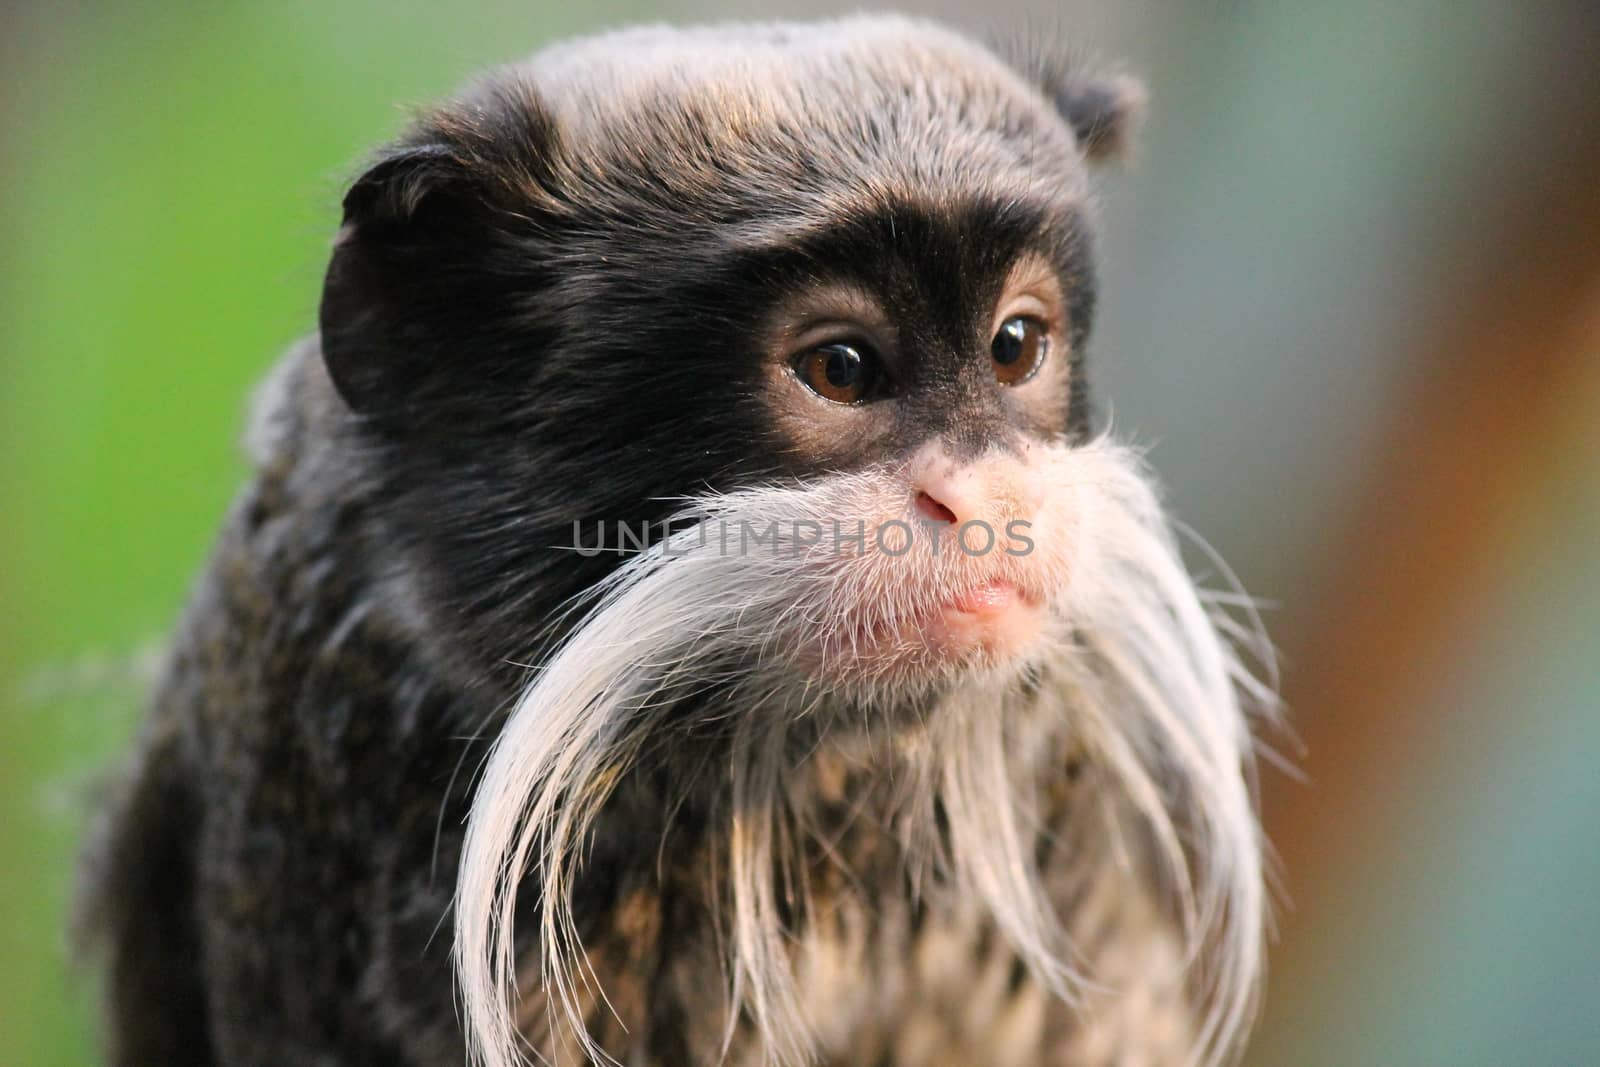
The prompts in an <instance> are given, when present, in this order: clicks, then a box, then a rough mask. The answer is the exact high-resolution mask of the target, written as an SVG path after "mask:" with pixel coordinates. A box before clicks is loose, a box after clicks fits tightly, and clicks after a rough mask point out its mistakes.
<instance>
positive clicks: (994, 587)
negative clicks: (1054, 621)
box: [922, 581, 1044, 666]
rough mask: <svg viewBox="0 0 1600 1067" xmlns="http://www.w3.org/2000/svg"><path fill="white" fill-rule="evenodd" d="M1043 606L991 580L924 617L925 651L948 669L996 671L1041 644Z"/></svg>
mask: <svg viewBox="0 0 1600 1067" xmlns="http://www.w3.org/2000/svg"><path fill="white" fill-rule="evenodd" d="M1043 618H1044V607H1043V605H1042V604H1041V603H1040V601H1039V600H1038V598H1036V597H1033V596H1031V595H1029V594H1028V593H1026V592H1024V591H1023V590H1022V589H1021V588H1020V587H1018V586H1017V585H1016V584H1015V583H1013V582H1006V581H989V582H984V583H982V584H981V585H977V586H974V587H973V588H972V589H969V590H967V591H966V592H965V593H962V594H960V595H959V596H956V597H953V598H951V599H950V600H947V601H945V602H944V603H943V604H941V605H940V606H939V608H938V609H937V610H936V611H934V612H933V613H932V614H931V615H930V616H929V618H928V620H927V622H926V624H925V626H924V627H923V630H922V638H923V641H924V643H925V645H926V647H927V650H928V652H929V653H930V654H931V655H932V656H934V657H935V658H938V659H943V660H946V661H948V662H950V663H952V664H974V665H976V664H981V665H983V666H999V665H1001V664H1003V663H1006V662H1009V661H1011V660H1013V659H1016V658H1018V657H1020V656H1022V655H1023V654H1024V653H1026V652H1027V651H1028V650H1029V649H1030V648H1032V647H1033V645H1034V644H1035V643H1036V642H1037V641H1038V640H1039V634H1040V631H1041V629H1042V624H1043Z"/></svg>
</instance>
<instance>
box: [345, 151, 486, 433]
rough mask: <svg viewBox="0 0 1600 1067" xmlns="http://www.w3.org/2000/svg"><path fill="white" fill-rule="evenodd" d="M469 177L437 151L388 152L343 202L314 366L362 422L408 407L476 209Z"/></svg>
mask: <svg viewBox="0 0 1600 1067" xmlns="http://www.w3.org/2000/svg"><path fill="white" fill-rule="evenodd" d="M476 186H477V182H476V181H474V180H473V177H472V174H471V171H470V169H469V168H468V167H467V166H466V165H465V164H464V163H463V162H462V160H461V159H460V158H459V157H458V156H457V155H456V154H455V151H454V150H453V149H452V148H450V147H448V146H446V145H442V144H415V145H407V146H403V147H400V148H397V149H394V150H392V151H390V152H389V153H388V154H387V155H385V156H383V157H382V158H381V159H379V160H378V161H377V162H376V163H374V164H373V165H372V166H371V167H370V168H369V169H368V170H367V171H366V173H364V174H362V175H361V177H359V178H358V179H356V181H355V184H353V185H352V186H351V187H350V191H349V192H348V193H346V194H345V197H344V219H343V223H342V225H341V226H340V228H339V233H338V236H337V237H336V238H335V239H334V248H333V256H332V259H331V260H330V262H329V264H328V272H327V276H326V278H325V280H324V282H323V288H322V305H321V308H320V312H319V316H318V319H319V326H320V328H321V340H322V358H323V362H324V363H325V364H326V366H327V368H328V374H329V376H330V377H331V378H332V379H333V384H334V386H335V388H337V389H338V391H339V394H340V396H342V397H343V398H344V400H345V402H346V403H347V404H349V405H350V407H351V408H353V409H354V410H356V411H358V412H361V413H363V414H376V413H379V412H382V411H385V410H397V409H400V408H403V407H406V406H409V405H408V403H407V400H408V398H409V397H410V396H411V395H412V394H413V393H414V392H415V388H416V386H417V385H418V383H419V381H420V380H421V379H422V378H423V377H425V376H426V375H427V373H428V372H429V370H430V363H431V362H434V361H435V360H434V359H433V357H434V355H435V353H437V352H438V351H440V349H439V347H438V341H439V340H440V338H439V336H438V334H439V333H440V327H441V326H442V325H444V322H441V318H440V316H441V315H442V316H444V319H445V321H448V318H449V317H450V316H451V315H452V314H458V313H459V312H458V311H457V312H453V311H452V303H451V294H452V290H453V289H454V288H455V287H456V286H458V285H459V284H460V283H461V282H462V280H463V279H462V278H461V277H460V275H461V267H462V265H463V264H464V263H465V262H466V261H467V255H468V251H469V242H470V241H471V240H472V235H473V234H474V233H475V232H476V226H475V222H476V221H481V219H482V218H483V217H484V214H485V210H484V202H483V199H482V198H481V197H480V196H479V195H478V192H477V189H476Z"/></svg>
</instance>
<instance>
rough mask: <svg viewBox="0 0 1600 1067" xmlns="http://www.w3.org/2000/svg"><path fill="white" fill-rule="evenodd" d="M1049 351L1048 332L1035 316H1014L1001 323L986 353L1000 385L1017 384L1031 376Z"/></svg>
mask: <svg viewBox="0 0 1600 1067" xmlns="http://www.w3.org/2000/svg"><path fill="white" fill-rule="evenodd" d="M1049 350H1050V331H1049V330H1048V329H1047V328H1046V327H1045V324H1044V323H1042V322H1040V321H1039V320H1038V319H1035V318H1031V317H1029V316H1027V315H1014V316H1012V317H1011V318H1009V319H1007V320H1006V321H1005V322H1002V323H1001V324H1000V332H998V333H996V334H995V335H994V341H993V342H992V343H991V344H990V346H989V355H990V356H991V357H992V358H993V360H994V377H995V380H996V381H998V382H999V383H1000V384H1001V385H1020V384H1021V383H1023V382H1025V381H1027V380H1028V379H1029V378H1032V377H1033V375H1034V372H1035V371H1037V370H1038V369H1039V365H1040V364H1041V363H1043V362H1044V357H1045V353H1046V352H1048V351H1049Z"/></svg>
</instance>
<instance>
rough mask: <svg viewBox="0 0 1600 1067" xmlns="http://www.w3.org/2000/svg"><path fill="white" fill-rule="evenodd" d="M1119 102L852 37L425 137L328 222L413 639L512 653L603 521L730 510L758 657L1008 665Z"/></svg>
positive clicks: (494, 106)
mask: <svg viewBox="0 0 1600 1067" xmlns="http://www.w3.org/2000/svg"><path fill="white" fill-rule="evenodd" d="M1139 103H1140V95H1139V92H1138V89H1137V86H1136V85H1135V84H1134V83H1132V82H1130V81H1126V80H1119V79H1110V80H1104V79H1093V78H1086V77H1082V76H1079V75H1077V74H1076V73H1073V72H1069V71H1067V70H1066V68H1064V67H1062V66H1059V65H1056V64H1052V63H1050V62H1046V61H1023V62H1019V63H1007V62H1005V61H1003V60H1002V59H1000V58H998V57H997V56H995V55H994V54H992V53H990V52H989V51H987V50H985V49H983V48H981V47H979V46H977V45H975V44H973V43H971V42H969V41H967V40H966V39H964V38H961V37H959V36H957V35H954V34H952V33H949V32H946V31H943V30H940V29H938V28H935V27H932V26H929V25H925V24H922V23H917V22H911V21H906V20H901V19H858V20H846V21H843V22H839V23H832V24H825V25H820V26H796V25H779V26H759V27H757V26H750V27H743V28H719V29H707V30H690V31H668V30H660V29H645V30H634V31H625V32H622V33H616V34H611V35H606V36H601V37H598V38H593V39H590V40H588V41H584V42H579V43H577V44H572V45H565V46H559V47H556V48H554V49H551V50H549V51H547V52H545V53H542V54H540V55H539V56H537V57H535V58H534V59H533V60H531V61H529V62H527V63H524V64H520V65H516V66H512V67H509V68H506V69H505V70H503V71H500V72H498V73H496V74H494V75H492V76H490V77H489V78H487V79H486V80H484V81H483V82H482V83H480V84H478V85H477V86H475V87H473V88H472V89H471V90H469V91H468V92H467V93H466V94H464V95H463V96H462V97H461V98H460V99H458V100H456V101H455V102H453V103H450V104H447V105H445V106H444V107H441V108H439V109H437V110H435V111H432V112H430V113H428V114H426V115H424V116H422V117H421V118H420V119H419V120H418V121H417V123H416V124H415V126H414V128H413V129H412V130H411V131H410V132H409V133H408V134H407V135H406V136H405V137H404V138H403V139H402V141H401V142H400V143H399V144H397V145H396V146H394V147H393V148H391V149H389V150H388V151H387V152H385V153H384V154H383V155H382V156H381V158H380V159H379V160H378V161H377V162H376V164H375V165H374V166H372V168H371V169H370V170H369V171H368V172H367V173H366V174H365V175H363V176H362V177H361V178H360V179H359V180H358V181H357V182H356V183H355V185H354V187H353V188H352V189H351V190H350V192H349V194H348V196H347V197H346V198H345V203H344V212H345V218H344V225H343V228H342V229H341V231H340V234H339V237H338V240H337V242H336V247H335V251H334V255H333V260H332V263H331V265H330V268H329V271H328V276H327V283H326V288H325V292H324V297H323V301H322V311H321V343H322V351H323V355H324V358H325V360H326V365H327V369H328V371H329V373H330V375H331V377H332V380H333V382H334V383H335V384H336V386H337V388H338V390H339V392H340V394H341V395H342V396H343V398H344V399H345V401H346V402H347V403H348V405H349V407H350V409H351V410H352V412H354V413H355V415H356V417H357V419H358V420H359V425H360V433H361V437H362V441H363V445H364V449H363V451H364V452H365V453H367V454H368V455H369V456H370V457H371V464H372V468H373V473H374V476H375V477H376V478H377V479H378V480H379V481H380V482H381V483H382V484H383V486H384V490H383V492H382V493H381V494H379V496H380V498H381V499H383V500H384V501H386V507H387V510H388V516H389V521H390V523H391V525H392V526H393V528H394V530H395V533H396V536H397V539H398V540H399V541H400V542H401V543H402V544H403V545H405V546H406V547H407V550H408V551H409V552H410V553H411V556H412V558H413V559H414V560H415V561H416V567H417V570H418V572H419V574H420V575H421V576H422V578H423V581H424V582H425V584H426V586H427V587H428V589H429V596H428V600H429V602H430V603H431V604H433V605H436V606H437V608H438V610H437V611H436V616H437V619H438V620H439V621H440V627H441V630H443V631H449V632H453V633H455V634H456V635H457V636H458V637H459V638H460V639H461V640H462V641H463V642H464V643H465V644H466V645H467V646H469V649H470V653H471V655H472V656H473V657H474V658H475V659H476V661H478V662H480V663H496V662H502V661H505V660H514V661H519V662H525V661H526V660H527V658H528V657H529V656H530V655H532V654H533V652H532V650H533V649H534V648H535V647H537V646H538V639H539V635H540V634H541V633H545V632H547V631H546V630H545V629H544V628H545V627H546V626H547V624H548V623H549V615H550V614H551V609H553V608H554V607H556V606H557V605H560V604H563V603H564V602H565V601H566V600H567V598H568V597H570V596H571V595H573V594H575V593H579V592H581V591H583V590H589V589H594V588H596V587H597V586H598V585H599V583H601V582H602V581H604V580H605V579H606V578H607V576H608V574H610V573H613V572H614V570H615V568H616V567H617V566H618V565H619V563H621V562H623V557H622V556H621V555H619V553H618V552H617V551H616V549H617V548H619V547H623V546H621V545H618V544H617V543H616V542H618V541H620V540H621V538H622V532H621V531H624V530H625V531H628V532H633V531H637V530H639V529H640V528H641V527H644V524H649V523H651V522H659V521H660V520H663V519H668V518H671V517H673V516H674V515H675V514H677V513H678V511H679V510H680V509H681V508H682V506H683V503H684V502H685V501H693V500H704V499H706V498H707V495H708V494H711V495H712V496H715V498H716V499H717V500H719V501H721V502H722V503H723V504H726V503H727V502H728V501H729V499H730V498H729V497H728V496H727V495H726V494H728V493H733V492H744V493H747V494H752V496H751V497H750V499H741V500H740V503H741V506H748V507H750V508H754V509H755V512H758V513H759V518H760V520H761V521H760V524H759V525H758V526H755V527H751V526H750V523H751V521H752V520H754V519H755V518H756V517H757V516H756V515H755V514H751V515H736V514H725V515H722V516H721V518H722V520H723V521H724V523H725V528H723V529H720V530H718V531H717V541H718V547H719V551H721V552H723V553H730V552H731V553H733V554H737V555H742V556H745V557H747V558H746V563H747V564H748V566H747V567H746V568H745V576H744V577H743V578H741V579H738V580H736V581H734V585H736V586H738V589H739V590H742V592H741V593H740V595H744V594H748V593H750V592H752V590H750V589H749V588H748V585H749V584H750V583H751V582H757V581H758V582H759V584H761V586H762V588H761V589H760V590H756V591H755V592H756V593H758V594H760V595H757V596H756V599H757V600H761V601H767V600H774V599H775V600H776V601H777V602H776V603H772V604H769V605H768V608H769V609H770V610H769V615H771V616H772V617H773V618H774V619H776V618H777V617H778V616H782V617H783V619H782V621H774V622H772V623H771V624H770V625H768V626H766V628H765V629H763V630H761V632H759V633H752V635H751V637H750V641H751V642H752V643H753V644H754V645H756V646H759V649H760V651H761V652H762V654H763V657H764V659H763V662H764V663H767V664H769V665H771V664H774V663H776V664H779V665H786V666H787V667H789V668H792V669H793V670H794V671H797V672H799V673H800V674H802V675H804V676H805V677H807V678H809V679H813V680H815V679H819V678H820V679H830V680H833V681H841V680H845V681H847V680H849V679H857V680H867V681H884V682H887V683H889V684H890V685H891V686H897V687H903V686H905V685H906V684H919V683H921V682H923V681H936V680H938V679H941V678H948V677H951V676H952V672H959V671H961V670H964V669H966V668H968V667H971V666H985V665H995V664H999V663H1002V662H1007V661H1011V660H1013V659H1015V658H1016V657H1017V656H1018V655H1019V654H1021V653H1024V652H1025V651H1026V650H1027V649H1029V648H1031V647H1033V646H1034V644H1035V641H1036V640H1037V638H1038V636H1039V634H1040V632H1041V630H1042V629H1043V628H1044V627H1045V622H1046V620H1047V616H1048V615H1049V610H1048V609H1049V604H1050V602H1051V600H1052V598H1053V597H1055V596H1056V595H1057V593H1058V592H1059V591H1060V589H1061V588H1062V586H1063V584H1064V583H1066V582H1067V581H1068V580H1069V576H1070V572H1072V570H1073V560H1072V557H1073V555H1074V554H1075V550H1074V547H1073V544H1072V530H1073V527H1074V525H1075V524H1076V523H1077V522H1078V521H1079V518H1080V514H1081V502H1080V501H1077V500H1075V493H1076V490H1075V489H1074V484H1075V483H1074V481H1073V480H1072V478H1071V477H1070V475H1068V476H1066V480H1065V481H1063V476H1064V474H1063V472H1062V471H1061V470H1059V469H1053V468H1052V463H1053V459H1052V457H1056V458H1059V456H1060V455H1061V454H1062V453H1063V450H1064V449H1066V448H1068V447H1069V446H1071V445H1073V444H1082V443H1083V442H1085V441H1086V439H1087V429H1088V427H1087V424H1088V412H1089V407H1088V395H1089V394H1088V389H1087V385H1086V382H1085V380H1084V373H1083V368H1084V364H1083V350H1084V344H1085V341H1086V339H1087V337H1088V333H1089V328H1090V322H1091V318H1092V313H1093V307H1094V274H1093V264H1092V261H1091V240H1090V229H1091V224H1092V216H1091V211H1090V202H1089V190H1088V183H1087V178H1086V171H1087V165H1088V164H1089V163H1090V162H1092V161H1094V160H1097V159H1101V158H1105V157H1106V156H1108V155H1111V154H1113V153H1115V152H1116V151H1118V150H1119V149H1120V147H1121V145H1122V144H1123V143H1124V142H1125V140H1126V136H1127V131H1128V128H1129V126H1130V124H1131V122H1132V120H1133V117H1134V115H1135V113H1136V111H1137V109H1138V106H1139ZM1057 466H1059V464H1057ZM763 487H764V488H765V489H766V490H767V491H768V496H767V498H765V499H762V498H760V494H759V493H758V492H755V491H756V490H758V489H760V488H763ZM807 490H809V493H808V492H807ZM719 494H720V495H719ZM774 527H775V532H774ZM646 528H647V527H646ZM657 529H659V530H661V531H663V532H664V531H665V530H666V529H667V527H664V526H663V527H657ZM703 534H704V531H702V535H703ZM730 537H731V538H732V539H734V540H735V542H736V543H735V544H734V545H733V546H732V548H731V549H730V547H729V544H728V540H727V539H728V538H730ZM658 540H659V538H658V537H657V536H655V535H654V534H652V536H651V537H650V538H649V541H651V542H654V541H658ZM584 541H587V542H589V543H591V545H593V546H596V547H603V548H604V549H606V551H604V552H598V553H593V554H590V553H585V552H574V551H572V549H574V548H578V547H580V545H579V544H578V542H584ZM753 555H758V556H762V557H764V558H763V559H762V560H760V561H751V560H750V559H748V557H750V556H753ZM785 558H787V559H789V560H790V561H791V563H790V565H789V566H787V567H784V566H783V565H782V564H781V560H783V559H785ZM736 570H737V568H731V571H736ZM731 571H730V572H731ZM705 579H706V581H707V582H708V583H709V584H710V586H711V587H712V588H716V586H717V580H716V579H714V578H713V576H712V575H711V574H710V573H709V571H708V573H707V574H706V576H705ZM741 583H742V584H741ZM773 594H776V597H775V598H774V596H773ZM728 595H729V596H730V597H731V596H733V595H734V591H732V590H730V591H729V594H728ZM729 606H730V608H732V607H733V605H732V604H731V603H730V604H729ZM752 606H753V605H746V606H745V607H744V609H743V611H742V614H743V615H744V617H745V618H746V619H748V620H750V621H751V622H752V624H754V622H755V620H756V617H757V614H758V613H755V614H753V613H752V612H751V607H752ZM684 622H685V624H686V625H687V624H688V620H684Z"/></svg>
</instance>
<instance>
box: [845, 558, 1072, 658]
mask: <svg viewBox="0 0 1600 1067" xmlns="http://www.w3.org/2000/svg"><path fill="white" fill-rule="evenodd" d="M1046 614H1047V608H1046V599H1045V597H1044V596H1043V595H1042V594H1040V593H1038V592H1036V591H1034V590H1031V589H1027V588H1025V587H1024V586H1021V585H1019V584H1017V583H1016V582H1013V581H1009V580H1004V579H992V580H986V581H981V582H977V583H974V584H972V585H970V586H968V587H966V588H965V589H963V590H962V591H961V592H959V593H956V594H954V595H948V596H946V597H945V598H944V599H942V600H936V601H934V602H932V603H930V604H929V606H928V607H926V608H924V609H922V610H919V611H915V612H912V613H910V614H908V615H906V616H902V617H900V618H898V619H895V620H893V621H890V620H884V619H877V620H874V621H873V622H871V623H867V624H864V625H858V626H855V627H853V628H851V630H850V631H849V632H848V633H849V636H848V638H847V639H846V640H844V641H842V642H839V643H833V644H831V647H829V648H828V649H827V652H825V653H824V656H823V660H824V662H823V663H819V664H816V666H818V667H822V668H823V672H824V673H826V674H829V675H835V676H837V675H839V674H842V675H844V676H847V677H848V676H861V677H868V678H894V677H899V678H902V679H907V680H909V679H912V678H917V677H924V678H932V677H940V676H946V675H948V674H949V673H950V672H952V671H958V672H959V671H961V670H965V669H974V668H982V667H995V666H1000V665H1002V664H1004V663H1007V662H1010V661H1012V660H1014V659H1017V658H1019V657H1020V656H1022V655H1024V654H1025V653H1026V652H1027V651H1028V650H1029V649H1031V648H1032V647H1033V646H1034V644H1035V643H1036V641H1037V640H1038V638H1039V636H1040V634H1041V632H1042V631H1043V629H1044V620H1045V616H1046Z"/></svg>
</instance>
